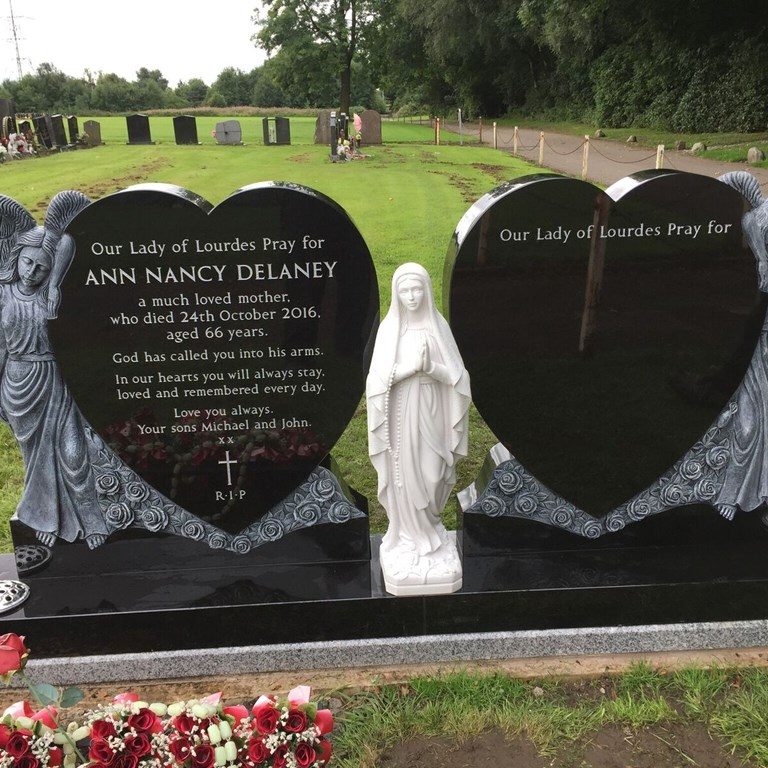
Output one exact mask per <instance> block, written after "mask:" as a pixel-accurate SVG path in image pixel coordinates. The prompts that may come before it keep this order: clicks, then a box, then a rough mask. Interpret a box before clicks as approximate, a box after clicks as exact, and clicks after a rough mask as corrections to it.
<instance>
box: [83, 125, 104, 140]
mask: <svg viewBox="0 0 768 768" xmlns="http://www.w3.org/2000/svg"><path fill="white" fill-rule="evenodd" d="M83 130H84V131H85V133H86V135H87V136H88V143H89V144H90V145H91V146H92V147H99V146H101V144H102V141H101V123H100V122H99V121H98V120H86V121H85V122H84V123H83Z"/></svg>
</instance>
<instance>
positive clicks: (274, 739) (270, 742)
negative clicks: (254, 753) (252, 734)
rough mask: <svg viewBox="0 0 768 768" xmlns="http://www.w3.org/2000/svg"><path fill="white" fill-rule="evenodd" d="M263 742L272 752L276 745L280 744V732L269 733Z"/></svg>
mask: <svg viewBox="0 0 768 768" xmlns="http://www.w3.org/2000/svg"><path fill="white" fill-rule="evenodd" d="M264 744H265V745H266V747H267V749H268V750H269V751H270V752H274V751H275V750H276V749H277V748H278V746H280V734H279V733H270V734H269V736H267V738H266V739H264Z"/></svg>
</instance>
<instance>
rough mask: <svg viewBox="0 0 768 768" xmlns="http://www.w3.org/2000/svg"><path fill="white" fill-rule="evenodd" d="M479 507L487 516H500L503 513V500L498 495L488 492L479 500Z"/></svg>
mask: <svg viewBox="0 0 768 768" xmlns="http://www.w3.org/2000/svg"><path fill="white" fill-rule="evenodd" d="M480 509H482V510H483V514H484V515H488V517H501V515H503V514H504V502H503V501H502V500H501V499H500V498H499V497H498V496H493V495H492V494H488V495H487V496H486V497H485V498H484V499H483V500H482V501H481V502H480Z"/></svg>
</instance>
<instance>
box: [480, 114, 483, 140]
mask: <svg viewBox="0 0 768 768" xmlns="http://www.w3.org/2000/svg"><path fill="white" fill-rule="evenodd" d="M480 143H481V144H482V143H483V118H482V117H481V118H480Z"/></svg>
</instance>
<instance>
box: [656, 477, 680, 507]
mask: <svg viewBox="0 0 768 768" xmlns="http://www.w3.org/2000/svg"><path fill="white" fill-rule="evenodd" d="M659 498H660V499H661V502H662V503H663V504H664V505H666V506H668V507H678V506H680V505H681V504H685V502H686V493H685V489H684V488H683V487H682V486H680V485H678V484H677V483H668V484H666V485H665V486H664V487H663V488H662V489H661V493H660V494H659Z"/></svg>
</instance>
